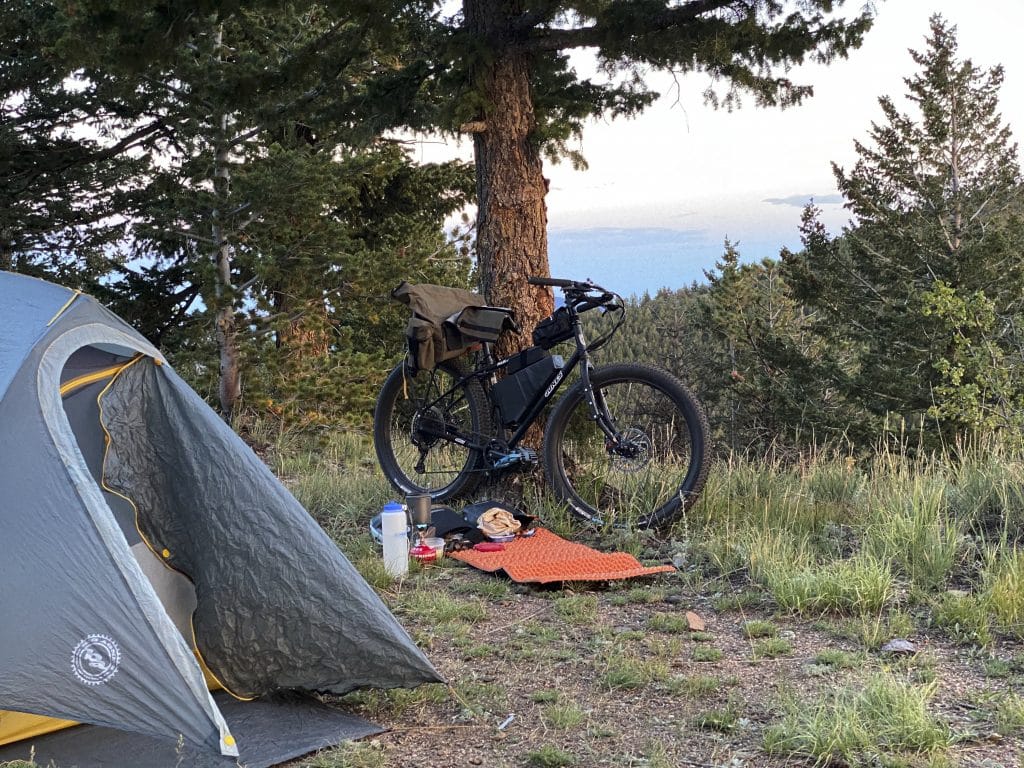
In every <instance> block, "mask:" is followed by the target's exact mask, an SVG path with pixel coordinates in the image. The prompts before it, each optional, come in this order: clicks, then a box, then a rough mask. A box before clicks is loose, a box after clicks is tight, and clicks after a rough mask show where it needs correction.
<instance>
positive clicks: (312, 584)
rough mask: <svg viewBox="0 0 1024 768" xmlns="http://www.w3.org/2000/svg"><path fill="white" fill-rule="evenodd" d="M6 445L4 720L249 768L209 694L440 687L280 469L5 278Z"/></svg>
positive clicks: (159, 379)
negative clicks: (84, 730) (141, 737)
mask: <svg viewBox="0 0 1024 768" xmlns="http://www.w3.org/2000/svg"><path fill="white" fill-rule="evenodd" d="M0 429H2V437H3V439H2V440H0V709H3V710H12V711H15V712H20V713H31V714H34V715H41V716H45V717H47V718H59V719H62V720H70V721H79V722H85V723H93V724H97V725H104V726H109V727H113V728H117V729H121V730H125V731H134V732H137V733H141V734H146V735H149V736H155V737H160V738H166V739H177V738H179V737H181V738H183V739H184V741H185V742H186V743H188V744H191V745H197V746H202V747H204V748H206V749H208V750H216V751H217V752H219V753H220V754H223V755H237V754H238V752H237V746H236V744H235V741H234V738H233V737H232V735H231V733H230V732H229V729H228V726H227V724H226V723H225V720H224V718H223V717H222V716H221V713H220V711H219V710H218V707H217V705H216V704H215V702H214V699H213V698H212V697H211V695H210V693H209V690H208V688H209V687H211V686H209V685H208V681H209V680H210V679H211V678H212V679H214V680H216V682H218V683H220V684H221V685H222V686H223V687H224V688H225V689H226V690H227V691H229V692H230V693H232V694H233V695H235V696H236V697H239V698H251V697H259V696H263V695H265V694H269V693H273V692H276V691H281V690H296V689H297V690H310V691H327V692H333V693H344V692H347V691H350V690H352V689H355V688H359V687H364V686H372V687H397V686H404V687H411V686H415V685H418V684H420V683H424V682H433V681H437V680H439V679H440V678H439V676H438V674H437V672H436V671H435V670H434V668H433V667H432V666H431V664H430V662H429V661H427V659H426V658H425V657H424V656H423V655H422V653H421V652H420V651H419V649H417V648H416V646H415V645H414V644H413V643H412V641H411V640H410V639H409V637H408V635H407V634H406V633H405V631H404V630H403V629H402V628H401V627H400V626H399V625H398V623H397V622H396V621H395V619H394V617H393V616H392V615H391V613H390V612H389V611H388V610H387V608H386V607H385V606H384V604H383V603H382V602H381V601H380V600H379V598H378V597H377V596H376V594H375V593H374V592H373V590H372V589H371V588H370V587H369V586H368V585H367V584H366V582H365V581H364V580H363V579H362V577H361V576H360V575H359V574H358V573H357V572H356V570H355V569H354V568H353V567H352V565H351V564H350V563H349V562H348V560H347V559H346V558H345V557H344V555H342V554H341V553H340V552H339V551H338V549H337V547H336V546H335V545H334V543H333V542H332V541H331V540H330V538H328V536H327V535H326V534H325V533H324V532H323V531H322V530H321V529H320V527H319V526H318V525H317V524H316V523H315V522H314V521H313V519H312V518H311V517H310V516H309V514H308V513H307V512H306V511H305V510H304V509H303V508H302V507H301V506H300V505H299V503H298V502H297V501H296V500H295V499H294V498H293V497H292V496H291V494H290V493H288V491H287V490H285V488H284V487H283V486H282V485H281V484H280V483H279V482H278V481H277V479H276V478H275V477H274V476H273V475H272V474H271V473H270V471H269V470H268V469H267V468H266V466H265V465H264V464H263V463H262V462H261V461H260V460H259V459H258V458H257V457H256V456H255V455H254V454H253V453H252V451H250V450H249V448H248V447H247V446H246V445H245V444H244V443H243V442H242V441H241V440H240V439H239V438H238V437H237V436H236V435H235V434H234V432H232V430H231V429H230V428H228V427H227V426H226V425H225V424H224V423H223V421H222V420H221V419H220V418H218V416H217V415H216V414H215V413H214V412H213V411H212V410H211V409H210V408H209V407H207V406H206V404H205V403H204V402H203V401H202V400H201V399H200V398H199V396H198V395H196V394H195V392H193V391H192V390H191V389H190V388H189V387H188V386H187V385H186V384H185V383H184V382H183V381H182V380H181V379H180V378H179V377H178V376H177V375H176V374H175V373H174V372H173V371H172V370H171V368H170V366H168V365H166V364H164V362H163V359H162V357H161V355H160V353H159V351H157V350H156V349H155V348H154V347H153V346H152V345H150V344H149V343H148V342H147V341H146V340H145V339H144V338H143V337H142V336H140V335H139V334H138V333H136V332H135V331H134V330H132V329H131V328H130V327H129V326H128V325H126V324H125V323H124V322H123V321H121V320H120V319H118V318H117V317H115V316H114V315H113V314H111V313H110V312H109V311H107V310H106V309H105V308H104V307H103V306H101V305H100V304H99V303H98V302H96V301H95V300H93V299H92V298H90V297H88V296H85V295H82V294H80V293H77V292H73V291H70V290H68V289H66V288H62V287H60V286H57V285H53V284H51V283H46V282H43V281H41V280H36V279H34V278H29V277H24V276H21V275H15V274H11V273H7V272H0ZM204 669H206V670H208V673H209V674H207V676H206V677H205V678H204ZM213 687H216V686H213ZM3 714H5V713H2V712H0V715H3ZM37 732H38V731H37ZM8 736H9V734H8ZM3 743H4V720H3V718H2V717H0V744H3Z"/></svg>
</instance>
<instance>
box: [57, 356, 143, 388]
mask: <svg viewBox="0 0 1024 768" xmlns="http://www.w3.org/2000/svg"><path fill="white" fill-rule="evenodd" d="M136 359H138V356H136V357H134V358H132V359H131V360H129V361H128V362H127V363H119V364H118V365H112V366H110V367H109V368H103V369H102V370H99V371H93V372H92V373H86V374H83V375H82V376H76V377H75V378H73V379H69V380H68V381H65V382H64V383H63V384H61V385H60V396H61V397H66V396H67V395H69V394H71V393H72V392H74V391H75V390H76V389H81V388H82V387H84V386H86V385H88V384H92V383H94V382H97V381H103V380H104V379H109V378H111V377H112V376H114V375H116V374H117V372H118V371H120V370H121V369H123V368H127V367H128V366H129V365H131V364H132V363H134V362H135V360H136Z"/></svg>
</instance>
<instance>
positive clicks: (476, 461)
mask: <svg viewBox="0 0 1024 768" xmlns="http://www.w3.org/2000/svg"><path fill="white" fill-rule="evenodd" d="M460 375H461V369H460V368H459V367H458V366H457V365H456V364H455V363H454V362H447V363H442V364H441V365H439V366H438V368H437V370H436V371H420V372H419V373H417V375H416V376H411V375H409V373H408V371H407V370H406V368H405V364H404V363H400V364H399V365H398V367H396V368H395V369H394V370H393V371H392V372H391V374H390V375H389V376H388V378H387V380H386V381H385V382H384V386H383V387H382V388H381V392H380V395H379V396H378V397H377V404H376V407H375V408H374V411H373V444H374V449H375V450H376V452H377V461H378V463H379V464H380V467H381V469H382V470H383V472H384V475H385V476H386V477H387V479H388V482H390V483H391V485H392V487H393V488H394V489H395V490H396V491H398V492H399V493H400V494H403V495H405V496H409V495H412V494H421V493H429V494H430V496H431V497H432V498H433V500H434V501H436V502H444V501H450V500H452V499H456V498H459V497H463V496H466V495H468V494H470V493H472V492H473V490H474V489H475V488H476V486H477V485H478V484H479V482H480V479H481V475H482V470H483V469H484V456H483V452H482V451H478V450H474V449H472V448H469V447H467V446H460V445H456V444H455V443H453V442H450V441H447V440H443V439H436V440H434V441H433V442H432V444H430V445H429V450H428V451H427V463H426V467H425V469H426V473H425V474H419V473H417V472H416V471H415V464H416V461H417V459H418V458H419V449H418V447H417V445H416V443H415V441H416V440H419V441H420V442H421V443H431V441H430V439H426V440H424V437H423V432H422V431H414V430H416V425H418V424H424V423H425V422H424V421H423V420H424V419H428V420H432V426H437V425H439V424H441V423H442V422H443V421H446V420H450V421H453V422H454V423H457V425H458V426H459V428H460V429H462V430H463V432H468V433H471V434H473V435H489V434H490V433H491V418H490V413H489V409H488V407H487V405H486V403H487V399H486V395H485V394H484V391H483V387H482V386H481V385H480V382H479V381H477V380H476V379H471V380H468V381H465V382H463V384H461V385H460V386H459V387H458V388H457V390H456V393H455V395H454V396H453V397H452V398H450V402H446V403H442V404H441V405H440V406H437V407H434V408H432V409H424V408H423V407H422V406H423V404H424V403H427V402H429V401H430V400H432V399H434V398H435V397H436V396H437V395H439V394H440V393H441V392H442V391H444V390H446V389H448V388H449V387H450V386H451V385H452V384H454V383H455V381H456V380H457V379H458V378H459V377H460ZM432 382H433V383H432ZM440 382H444V384H443V387H442V386H439V383H440Z"/></svg>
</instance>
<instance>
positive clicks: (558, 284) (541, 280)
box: [526, 277, 582, 288]
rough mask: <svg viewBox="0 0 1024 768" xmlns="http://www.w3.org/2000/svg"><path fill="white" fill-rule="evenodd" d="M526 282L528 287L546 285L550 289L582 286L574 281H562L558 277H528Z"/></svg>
mask: <svg viewBox="0 0 1024 768" xmlns="http://www.w3.org/2000/svg"><path fill="white" fill-rule="evenodd" d="M526 282H528V283H529V284H530V285H547V286H550V287H551V288H575V287H577V286H581V285H582V284H581V283H577V282H576V281H575V280H562V279H561V278H558V277H528V278H526Z"/></svg>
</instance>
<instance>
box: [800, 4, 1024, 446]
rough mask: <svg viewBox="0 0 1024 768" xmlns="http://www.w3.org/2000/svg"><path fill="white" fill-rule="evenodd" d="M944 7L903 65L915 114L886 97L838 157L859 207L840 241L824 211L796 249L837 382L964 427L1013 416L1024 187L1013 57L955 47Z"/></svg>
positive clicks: (913, 419) (809, 221) (865, 407)
mask: <svg viewBox="0 0 1024 768" xmlns="http://www.w3.org/2000/svg"><path fill="white" fill-rule="evenodd" d="M957 53H958V51H957V40H956V29H955V27H952V26H950V25H948V24H947V23H946V22H945V21H943V19H942V18H941V17H938V16H935V17H933V18H932V20H931V33H930V35H929V37H928V38H927V41H926V47H925V48H924V50H923V51H921V52H915V51H911V55H912V57H913V60H914V62H915V63H916V64H917V65H918V67H919V71H918V72H917V73H916V74H914V75H913V76H911V77H909V78H907V79H906V80H905V81H904V82H905V83H906V86H907V93H906V96H907V99H908V100H909V102H910V103H911V105H912V106H913V108H914V111H913V113H912V114H907V113H903V112H901V111H900V110H899V109H898V108H897V106H896V103H895V102H894V101H893V100H892V99H891V98H889V97H882V98H881V99H879V104H880V105H881V109H882V114H883V120H882V121H881V122H878V123H873V124H872V125H871V129H870V132H869V135H870V142H868V143H861V142H857V143H856V144H855V146H856V150H857V154H858V160H857V162H856V164H855V165H854V166H853V168H852V169H850V170H849V171H846V170H844V169H842V168H840V167H838V166H835V167H834V171H835V176H836V180H837V183H838V186H839V189H840V191H841V192H842V194H843V196H844V197H845V198H846V200H847V207H848V209H849V210H850V211H851V213H852V214H853V217H854V218H853V220H852V221H851V222H850V224H849V226H848V227H846V228H845V229H844V231H843V233H842V235H841V236H840V237H837V238H832V237H830V236H829V235H828V233H827V232H826V231H825V228H824V226H823V225H822V224H821V221H820V219H819V217H818V215H817V211H815V210H814V209H813V208H810V209H808V211H807V212H806V214H805V218H804V222H803V226H802V238H803V244H804V251H803V252H801V253H799V254H784V258H785V261H786V264H787V269H788V281H789V283H790V285H791V286H792V288H793V291H794V296H795V297H796V298H797V299H798V300H799V301H801V302H803V303H804V304H805V305H806V306H807V308H808V310H809V311H811V312H813V318H814V320H813V322H814V326H815V328H816V329H817V332H818V333H819V334H820V335H821V336H822V337H823V338H824V339H826V340H827V342H828V348H829V349H830V350H831V351H832V353H833V362H834V366H833V367H832V370H831V380H832V382H833V383H834V384H835V385H836V386H838V387H839V388H840V389H841V391H842V392H843V393H844V394H845V395H846V396H847V397H848V398H849V399H850V400H851V402H854V403H856V404H857V405H858V407H859V408H860V409H861V412H862V413H863V414H865V418H864V420H862V421H861V425H862V426H864V427H867V429H866V430H865V436H870V435H871V434H877V431H878V430H879V429H880V428H881V427H882V425H883V424H884V423H885V422H886V420H887V419H888V421H889V423H890V425H891V426H897V425H896V424H894V423H893V422H894V420H895V421H904V423H906V422H909V423H910V424H911V425H912V426H914V427H917V426H920V425H923V424H927V423H935V421H936V420H937V421H938V423H939V424H940V425H941V426H942V428H943V430H945V431H947V432H953V431H957V430H961V429H964V428H978V427H985V426H987V427H992V426H998V425H999V424H1000V423H1004V424H1005V423H1008V422H1007V419H1008V418H1009V415H1010V414H1011V413H1012V412H1013V411H1014V408H1013V406H1012V403H1014V402H1016V401H1017V400H1019V397H1020V395H1019V393H1020V386H1021V382H1020V381H1019V377H1017V376H1003V375H999V374H997V370H998V369H1004V368H1005V363H1006V360H1005V359H1004V358H1006V357H1007V356H1010V355H1013V356H1018V352H1017V350H1018V349H1019V345H1018V343H1017V338H1016V335H1017V328H1018V321H1017V319H1016V317H1017V316H1018V315H1019V313H1020V310H1021V307H1022V302H1024V261H1022V260H1021V258H1020V250H1019V244H1020V242H1022V238H1024V222H1022V219H1021V213H1022V212H1024V188H1022V186H1021V179H1020V170H1019V165H1018V162H1017V152H1016V145H1014V144H1013V143H1012V141H1011V139H1010V130H1009V127H1008V126H1007V125H1006V124H1005V123H1004V122H1003V120H1002V118H1001V116H1000V114H999V109H998V92H999V88H1000V86H1001V85H1002V81H1003V71H1002V68H1001V67H998V66H996V67H993V68H992V69H990V70H988V71H982V70H981V69H979V68H978V67H976V66H974V64H972V62H971V61H970V60H969V59H963V60H961V59H958V58H957Z"/></svg>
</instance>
